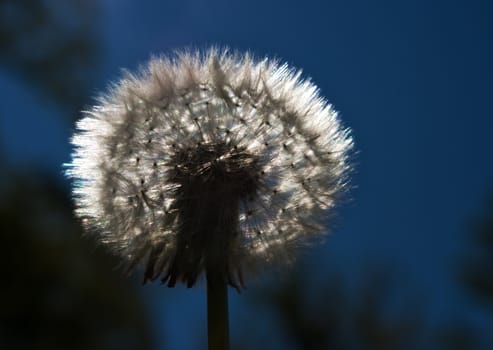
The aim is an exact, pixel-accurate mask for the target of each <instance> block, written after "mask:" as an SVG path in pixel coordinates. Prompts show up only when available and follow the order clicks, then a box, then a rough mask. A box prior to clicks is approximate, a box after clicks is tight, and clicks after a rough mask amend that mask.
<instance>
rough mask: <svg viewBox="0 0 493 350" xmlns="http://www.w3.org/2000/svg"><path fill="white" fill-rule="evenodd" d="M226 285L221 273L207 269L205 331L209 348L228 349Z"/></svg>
mask: <svg viewBox="0 0 493 350" xmlns="http://www.w3.org/2000/svg"><path fill="white" fill-rule="evenodd" d="M227 288H228V286H227V283H226V280H225V278H224V275H223V274H220V273H217V271H214V269H208V270H207V325H208V326H207V331H208V344H209V350H228V349H229V321H228V289H227Z"/></svg>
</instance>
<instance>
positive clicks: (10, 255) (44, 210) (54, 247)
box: [0, 170, 151, 349]
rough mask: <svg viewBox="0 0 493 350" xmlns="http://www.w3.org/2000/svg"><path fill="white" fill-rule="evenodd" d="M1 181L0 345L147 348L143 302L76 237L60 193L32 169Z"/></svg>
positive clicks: (107, 261) (110, 264)
mask: <svg viewBox="0 0 493 350" xmlns="http://www.w3.org/2000/svg"><path fill="white" fill-rule="evenodd" d="M2 185H4V186H2V187H3V189H2V192H3V193H1V199H0V232H1V240H0V274H1V276H2V287H1V288H0V310H1V311H0V348H1V349H150V348H151V340H150V339H151V335H150V325H149V322H148V315H147V314H146V307H145V305H144V304H143V302H142V301H141V300H140V299H139V298H138V297H137V293H136V290H135V287H134V285H132V284H131V283H129V282H128V281H127V280H126V279H123V278H122V277H121V276H120V274H119V273H118V272H117V271H115V267H116V266H117V262H116V260H114V259H113V258H111V257H110V256H108V255H107V254H105V253H104V252H102V251H101V250H100V249H97V248H95V245H94V244H93V243H92V242H91V241H90V240H89V239H87V238H86V239H83V238H81V235H82V232H81V228H80V225H79V224H78V223H77V221H76V220H74V219H73V216H72V209H73V208H72V205H71V201H70V199H69V198H68V197H67V195H66V191H64V190H63V189H61V188H60V186H59V185H58V184H57V183H56V182H53V181H52V180H50V178H49V177H47V176H44V175H43V174H40V173H37V172H36V171H35V170H33V171H32V172H30V173H28V174H27V175H13V176H8V177H4V178H2ZM5 185H6V186H5Z"/></svg>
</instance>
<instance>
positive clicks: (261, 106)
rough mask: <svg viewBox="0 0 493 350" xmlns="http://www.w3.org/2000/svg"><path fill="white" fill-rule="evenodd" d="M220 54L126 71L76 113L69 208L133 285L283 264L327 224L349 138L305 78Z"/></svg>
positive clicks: (342, 178)
mask: <svg viewBox="0 0 493 350" xmlns="http://www.w3.org/2000/svg"><path fill="white" fill-rule="evenodd" d="M300 76H301V73H300V72H297V71H295V70H293V69H291V68H289V67H288V66H287V65H280V64H278V63H277V62H275V61H271V60H268V59H265V60H262V61H256V60H254V59H253V58H251V56H250V55H248V54H246V55H240V54H230V53H229V52H228V51H227V50H224V51H220V50H214V49H211V50H208V51H206V52H203V53H200V52H186V53H178V54H176V55H175V56H173V57H171V58H156V59H152V60H151V61H150V62H149V64H148V65H147V66H146V67H145V68H143V69H142V70H141V71H140V72H139V73H138V74H137V75H133V74H130V73H127V74H126V76H125V77H124V78H123V79H122V80H120V81H119V82H118V83H116V84H115V85H113V86H112V88H111V89H110V91H109V92H108V93H107V94H106V95H104V96H102V97H101V98H100V99H99V101H98V105H97V106H95V107H93V108H92V109H91V110H89V111H87V112H85V113H84V117H83V118H82V119H81V120H80V121H79V122H78V123H77V132H76V133H75V135H74V137H73V139H72V142H73V145H74V146H75V151H74V154H73V161H72V163H71V164H69V169H68V174H69V176H71V177H72V178H74V179H75V180H76V185H75V189H74V194H75V198H76V204H77V209H76V213H77V215H78V216H79V217H81V218H82V219H83V223H84V225H85V226H86V227H87V228H88V229H89V230H91V231H92V232H95V233H96V234H97V236H98V238H99V240H100V242H101V243H102V244H104V245H106V246H108V247H109V248H110V249H111V250H112V251H113V252H115V253H117V254H118V255H120V256H121V257H122V261H123V262H124V264H125V265H126V267H127V269H128V270H129V271H132V270H133V269H134V268H135V267H136V266H138V265H139V264H141V263H142V265H145V272H144V282H148V281H154V280H156V279H158V278H159V279H160V280H161V281H162V282H163V283H167V284H168V286H174V285H175V283H176V282H177V281H181V282H184V283H185V284H186V285H187V286H189V287H191V286H193V285H194V284H195V282H196V280H197V279H198V278H199V276H200V275H201V273H202V272H204V271H206V270H207V271H212V270H213V271H215V273H216V274H217V275H218V276H219V278H222V279H224V280H225V281H226V282H227V283H229V284H230V285H231V286H233V287H235V288H237V289H239V288H240V287H241V286H242V285H243V275H244V272H250V273H252V272H253V273H255V272H257V271H259V270H262V269H263V268H264V267H265V266H267V265H271V264H273V263H281V264H284V263H290V262H291V261H292V260H293V257H294V256H295V253H296V250H297V248H298V247H299V246H300V245H302V244H303V243H304V242H309V241H310V238H312V237H316V236H320V235H321V234H324V233H325V232H326V231H327V220H326V219H327V217H328V216H329V215H330V214H331V212H332V208H333V207H334V205H335V203H336V201H337V199H338V198H339V196H340V194H341V193H342V192H343V190H344V189H345V188H346V185H347V175H348V171H349V170H350V165H349V163H348V152H349V151H350V149H351V147H352V139H351V137H350V136H349V131H348V129H343V128H342V127H341V125H340V121H339V119H338V116H337V113H336V112H335V111H334V110H333V109H332V106H331V105H330V104H328V103H327V102H326V101H325V100H324V99H323V98H322V97H320V96H319V94H318V90H317V88H316V86H315V85H314V84H312V83H311V82H310V81H309V80H302V79H301V77H300Z"/></svg>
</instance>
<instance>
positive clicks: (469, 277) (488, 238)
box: [461, 196, 493, 310]
mask: <svg viewBox="0 0 493 350" xmlns="http://www.w3.org/2000/svg"><path fill="white" fill-rule="evenodd" d="M485 207H486V208H485V210H484V212H483V214H482V215H480V217H479V218H477V219H476V221H475V223H474V224H473V236H472V237H473V240H474V243H475V247H474V249H473V251H472V252H471V254H470V255H469V256H468V257H467V258H465V263H464V268H463V270H462V274H461V280H462V282H463V284H464V285H465V286H466V288H467V290H468V291H469V292H470V293H471V294H472V296H474V297H477V299H478V300H479V301H481V302H483V303H485V304H487V305H489V306H490V307H491V308H492V310H493V196H492V197H491V198H489V200H488V201H487V203H486V206H485Z"/></svg>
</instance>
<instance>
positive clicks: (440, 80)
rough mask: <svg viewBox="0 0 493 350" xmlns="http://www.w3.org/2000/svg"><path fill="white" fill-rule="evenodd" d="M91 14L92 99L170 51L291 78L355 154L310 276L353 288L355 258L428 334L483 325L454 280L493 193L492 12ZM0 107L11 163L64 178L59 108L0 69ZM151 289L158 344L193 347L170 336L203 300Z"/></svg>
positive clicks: (211, 7)
mask: <svg viewBox="0 0 493 350" xmlns="http://www.w3.org/2000/svg"><path fill="white" fill-rule="evenodd" d="M102 4H103V5H102V12H103V13H102V16H101V18H99V19H98V20H97V21H96V22H95V25H97V26H99V27H100V29H99V30H100V32H101V37H102V42H103V49H104V52H103V55H104V62H103V68H102V69H100V72H101V73H100V81H99V82H98V83H97V84H96V86H97V88H96V89H97V90H95V91H94V95H96V94H97V92H98V91H102V90H104V89H105V88H106V86H107V84H108V82H109V81H111V80H114V79H116V78H118V77H119V76H120V73H121V71H120V69H121V68H129V69H135V68H136V67H137V66H138V65H139V64H141V63H144V62H146V61H147V59H148V58H149V57H150V55H151V54H159V53H167V52H170V51H171V50H174V49H179V48H183V47H207V46H208V45H210V44H215V45H225V46H229V47H232V48H234V49H239V50H251V51H252V52H254V53H255V54H257V55H258V56H263V55H269V56H276V57H278V58H280V59H282V60H285V61H287V62H288V63H290V64H291V65H293V66H295V67H299V68H302V69H303V71H304V73H305V76H309V77H311V78H312V79H313V80H314V82H315V83H316V84H317V85H318V86H319V87H320V89H321V91H322V94H323V95H324V96H326V97H327V99H328V100H329V101H330V102H331V103H333V104H334V106H335V107H336V109H337V110H339V111H340V113H341V117H342V119H343V122H344V123H345V125H347V126H349V127H351V128H352V129H353V134H354V137H355V141H356V147H357V150H358V152H359V153H358V155H357V157H356V161H357V166H356V175H355V176H354V180H353V184H354V186H355V189H354V190H353V192H352V198H353V201H352V203H350V204H348V205H346V206H345V207H344V208H342V209H341V211H340V216H339V218H338V220H337V228H336V230H335V232H334V235H332V236H331V237H330V238H329V239H328V240H327V243H326V244H325V245H324V246H323V247H320V248H317V249H315V250H314V251H313V257H314V261H316V262H317V263H318V264H320V266H319V269H320V270H321V271H324V270H327V271H330V270H332V269H334V268H336V269H340V270H341V271H343V273H344V275H346V277H347V278H349V279H352V280H355V281H357V280H358V279H359V278H360V276H361V275H362V274H363V273H364V272H365V266H366V265H367V262H368V261H375V260H376V261H378V262H381V263H382V264H389V265H391V266H396V267H397V269H398V270H399V272H400V273H401V274H402V276H403V277H402V278H401V281H402V280H403V281H405V283H404V284H403V285H402V286H401V288H403V289H406V288H408V287H409V288H410V290H409V292H410V293H415V294H416V295H420V298H422V299H420V300H421V301H422V302H424V303H426V305H427V307H426V309H427V311H426V317H427V319H428V320H429V322H431V323H440V322H442V321H444V320H446V319H447V318H449V317H450V318H454V317H459V318H462V317H464V318H470V319H473V320H474V321H473V322H477V323H478V325H480V326H487V324H486V322H490V323H489V324H488V325H489V326H492V323H491V322H492V321H491V319H487V318H486V317H483V316H482V312H481V310H479V308H478V307H475V306H474V305H472V304H470V303H468V302H467V301H466V298H465V297H464V295H463V293H462V291H461V290H460V289H459V288H458V287H457V284H456V281H455V280H454V279H455V278H456V274H457V269H458V265H459V264H460V260H459V258H460V257H461V255H463V254H464V252H465V251H466V248H467V247H468V246H469V245H471V242H470V237H468V235H470V220H471V219H472V218H473V217H474V215H475V214H476V212H478V211H479V210H481V209H482V207H483V204H484V202H485V200H486V198H487V197H488V194H491V193H493V163H492V162H491V151H492V150H493V148H492V142H491V139H492V137H491V132H492V131H493V119H492V117H493V116H492V112H491V107H490V104H491V101H492V98H491V95H492V88H491V84H492V81H493V69H492V66H491V65H492V62H493V54H492V47H491V45H492V42H493V41H492V39H493V38H492V33H493V30H492V29H493V28H492V26H493V3H492V2H490V1H477V0H473V1H424V0H422V1H371V2H370V1H363V0H360V1H354V0H353V1H352V0H346V1H343V0H338V1H313V0H305V1H302V2H299V1H278V2H274V1H270V2H269V1H265V0H263V1H262V0H250V1H243V2H233V1H226V0H223V1H200V0H184V1H179V2H178V1H177V2H173V3H166V2H162V1H143V0H141V1H130V0H126V1H123V0H106V1H102ZM0 95H1V96H2V103H1V104H0V115H2V120H1V121H0V130H1V133H0V142H2V143H3V146H4V148H5V149H6V151H7V152H8V154H7V155H8V158H9V159H10V160H11V161H12V162H13V163H16V164H18V165H25V164H32V163H35V164H37V165H41V166H44V167H46V168H47V169H50V170H51V171H52V172H54V173H56V174H61V164H62V163H63V162H67V161H68V160H69V151H70V147H69V145H68V138H69V137H70V132H71V128H72V126H71V125H70V122H69V119H67V118H65V119H64V117H63V116H62V115H61V114H62V112H63V111H61V110H60V109H59V108H58V107H57V106H56V105H55V104H50V102H47V101H46V100H45V99H44V98H42V97H40V96H38V95H37V94H36V93H34V92H33V90H31V88H30V86H29V85H28V84H27V83H24V82H23V81H22V80H19V78H18V77H17V76H16V75H14V74H13V73H10V72H8V71H5V70H3V71H1V74H0ZM26 140H28V141H27V142H26ZM329 265H330V266H329ZM406 281H408V282H406ZM410 286H411V287H410ZM146 288H147V287H146ZM156 288H157V287H156ZM156 288H154V287H150V288H148V289H146V290H144V291H143V293H144V294H146V293H149V295H153V296H155V294H157V293H159V294H161V296H162V298H163V300H165V301H166V302H165V303H164V304H165V305H163V306H162V308H160V307H159V305H158V306H157V307H156V309H155V310H156V315H158V316H157V317H158V319H161V320H171V319H172V320H173V322H171V323H169V322H168V323H167V325H168V324H171V325H170V326H169V327H170V328H169V329H167V330H166V336H167V337H166V339H163V342H165V343H167V344H171V345H173V344H174V345H175V346H173V347H171V348H172V349H180V348H187V344H190V346H192V345H195V343H194V340H193V339H188V340H187V339H186V337H184V334H183V332H182V330H183V329H188V330H190V329H193V331H195V330H196V329H197V327H200V326H201V322H205V321H204V320H205V303H204V300H203V299H204V298H205V296H204V295H203V294H204V292H205V290H204V288H198V289H197V290H195V291H185V289H184V288H181V287H180V288H177V289H176V290H168V289H167V288H161V289H156ZM152 300H155V298H154V297H153V299H152ZM242 307H244V306H242V300H241V296H240V297H237V296H232V308H233V316H232V317H234V312H235V310H241V308H242ZM238 312H240V311H238ZM178 315H179V316H178ZM477 319H481V321H476V320H477ZM488 320H489V321H488ZM232 323H233V326H234V325H235V321H234V320H233V321H232ZM156 324H157V326H156V327H157V328H158V327H159V323H156ZM167 327H168V326H167ZM187 327H188V328H187ZM199 329H200V328H199ZM204 331H205V328H204ZM204 336H205V333H204ZM195 341H196V340H195ZM183 342H185V344H184V343H183ZM176 344H181V347H180V346H178V345H176Z"/></svg>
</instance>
